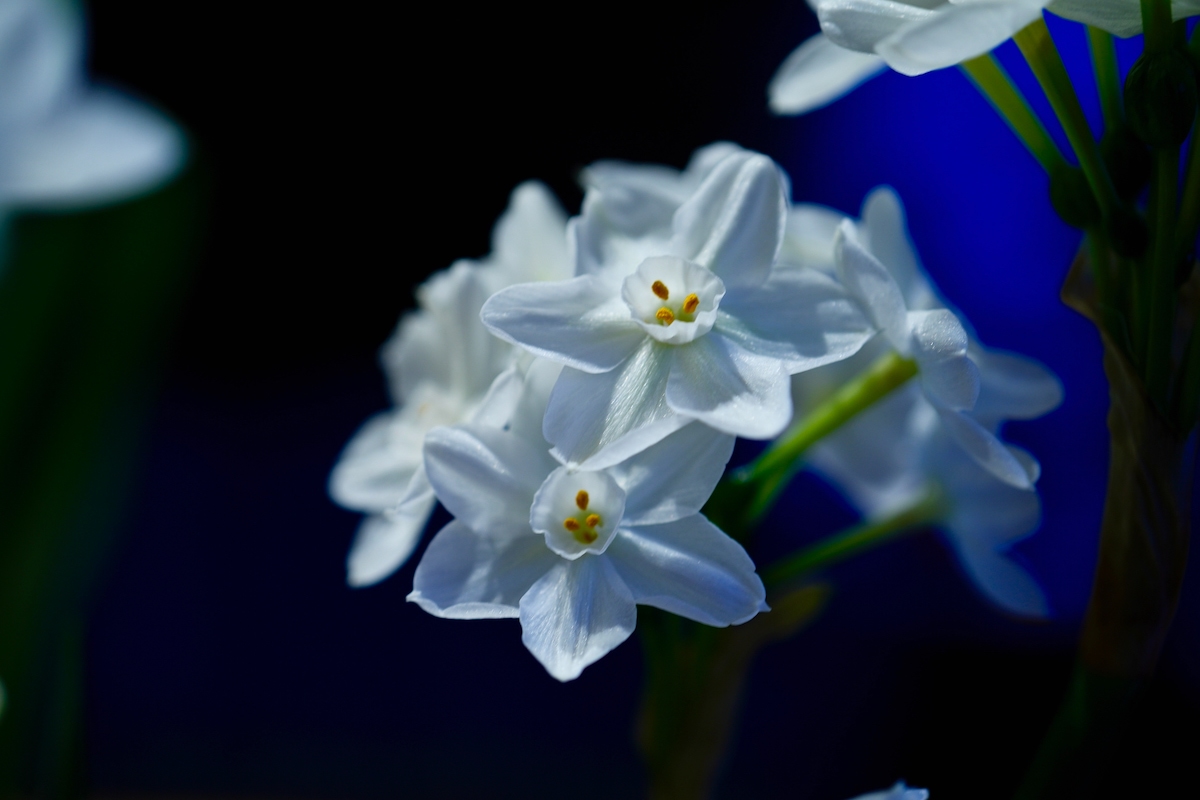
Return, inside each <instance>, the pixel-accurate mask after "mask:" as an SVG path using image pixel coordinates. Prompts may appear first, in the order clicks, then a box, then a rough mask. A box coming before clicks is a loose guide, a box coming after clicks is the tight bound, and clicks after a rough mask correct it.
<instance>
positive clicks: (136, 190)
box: [0, 90, 186, 208]
mask: <svg viewBox="0 0 1200 800" xmlns="http://www.w3.org/2000/svg"><path fill="white" fill-rule="evenodd" d="M6 138H7V139H8V141H7V142H6V149H8V150H9V153H8V159H9V161H8V163H7V164H6V166H5V169H4V170H3V172H0V197H3V198H4V199H5V201H6V202H10V203H20V204H22V205H33V206H42V207H46V206H51V207H56V208H68V207H75V206H82V205H92V204H96V203H106V202H112V201H116V200H123V199H125V198H128V197H132V196H134V195H136V194H140V193H142V192H145V191H148V190H150V189H153V188H156V187H157V186H158V185H160V184H162V183H163V182H164V181H166V180H167V179H168V178H170V177H171V176H173V175H174V174H175V173H176V172H178V171H179V168H180V167H181V166H182V165H183V161H184V157H185V154H186V147H185V144H184V138H183V133H182V132H181V131H180V130H179V128H177V127H176V126H175V125H174V124H173V123H172V122H171V121H170V120H168V119H167V118H166V117H164V116H163V115H162V114H159V113H158V112H157V111H154V110H153V109H151V108H149V107H148V106H146V105H144V104H143V103H139V102H137V101H134V100H132V99H130V98H128V97H125V96H124V95H122V94H119V93H117V92H115V91H110V90H92V91H89V92H88V93H86V94H85V95H83V96H82V97H80V98H79V100H78V101H76V102H74V103H70V104H68V105H64V106H63V107H62V108H61V109H60V110H58V111H57V112H55V113H54V114H52V115H51V116H49V117H47V118H45V119H43V120H41V121H40V122H39V123H38V124H37V125H36V126H33V127H28V128H20V129H18V130H14V131H12V132H11V133H9V134H8V135H7V136H6Z"/></svg>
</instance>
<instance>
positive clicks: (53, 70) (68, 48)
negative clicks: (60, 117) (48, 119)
mask: <svg viewBox="0 0 1200 800" xmlns="http://www.w3.org/2000/svg"><path fill="white" fill-rule="evenodd" d="M72 12H74V9H73V8H71V7H70V6H68V5H67V4H65V3H52V2H46V0H6V1H5V2H4V3H2V4H0V128H3V129H6V130H13V129H18V128H21V127H24V126H28V125H31V124H34V123H36V122H37V121H38V120H40V119H42V118H44V117H45V116H47V115H48V114H49V113H50V111H51V110H52V109H53V108H54V107H55V106H58V105H60V104H61V103H63V102H65V101H69V99H70V95H71V93H72V90H76V91H78V89H79V86H78V84H79V83H80V82H81V80H82V77H83V26H82V24H81V20H80V15H79V14H78V13H72Z"/></svg>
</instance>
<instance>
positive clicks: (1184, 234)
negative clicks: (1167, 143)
mask: <svg viewBox="0 0 1200 800" xmlns="http://www.w3.org/2000/svg"><path fill="white" fill-rule="evenodd" d="M1197 31H1200V28H1197ZM1198 38H1200V37H1197V36H1193V37H1192V40H1193V41H1196V40H1197V39H1198ZM1197 231H1200V125H1193V126H1192V143H1191V145H1190V146H1189V147H1188V155H1187V174H1186V175H1185V176H1184V179H1183V195H1182V196H1181V197H1180V203H1179V222H1178V224H1177V225H1176V226H1175V261H1176V262H1178V261H1180V260H1181V259H1183V258H1185V257H1186V256H1187V254H1188V250H1190V249H1191V247H1192V245H1193V244H1194V243H1195V241H1196V232H1197Z"/></svg>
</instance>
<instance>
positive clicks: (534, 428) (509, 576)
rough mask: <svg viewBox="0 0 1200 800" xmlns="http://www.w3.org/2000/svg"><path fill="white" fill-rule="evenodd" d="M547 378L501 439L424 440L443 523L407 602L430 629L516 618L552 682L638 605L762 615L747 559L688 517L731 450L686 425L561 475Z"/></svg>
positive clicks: (618, 630)
mask: <svg viewBox="0 0 1200 800" xmlns="http://www.w3.org/2000/svg"><path fill="white" fill-rule="evenodd" d="M557 371H558V369H557V367H555V366H554V365H550V364H547V363H545V362H538V363H535V365H534V367H533V368H531V370H530V372H529V375H528V377H527V379H526V384H525V389H524V391H523V394H522V397H521V400H520V402H519V403H518V411H517V412H516V414H515V415H514V417H513V420H512V423H511V424H510V426H509V427H508V429H507V430H497V429H495V428H489V427H485V426H479V425H464V426H458V427H454V428H439V429H437V430H434V431H432V432H431V433H430V434H429V436H428V437H427V439H426V443H425V470H426V474H427V475H428V476H429V480H430V482H431V483H432V484H433V486H434V488H435V489H436V491H437V495H438V498H439V499H440V500H441V502H442V504H443V505H445V506H446V508H447V509H449V510H450V512H451V513H453V514H454V516H455V520H454V521H453V522H451V523H450V524H449V525H447V526H446V527H445V528H443V529H442V530H441V531H440V532H438V534H437V535H436V536H435V537H434V539H433V541H432V542H431V543H430V545H429V548H428V549H427V550H426V551H425V555H424V557H423V558H422V559H421V563H420V564H419V565H418V566H417V572H416V575H415V577H414V579H413V591H412V594H410V595H409V597H408V599H409V600H410V601H412V602H415V603H417V604H419V605H420V606H421V608H423V609H425V610H426V611H428V612H429V613H431V614H434V615H436V616H440V617H447V618H452V619H483V618H501V617H517V618H519V619H520V620H521V628H522V641H523V642H524V643H525V646H526V647H527V648H528V649H529V651H530V652H531V653H533V655H534V656H535V657H536V658H537V659H538V661H540V662H541V663H542V665H543V666H544V667H545V668H546V670H547V671H548V672H549V673H550V674H551V675H552V676H554V677H555V678H557V679H559V680H561V681H567V680H571V679H573V678H576V677H578V676H579V674H580V673H581V672H582V671H583V669H584V668H585V667H587V666H588V665H589V664H591V663H593V662H595V661H596V660H597V659H599V658H601V657H602V656H604V655H605V654H606V653H608V652H609V651H610V650H612V649H613V648H614V647H616V646H617V645H619V644H620V643H621V642H623V641H625V639H626V638H628V637H629V635H630V634H631V633H632V632H633V629H634V626H635V624H636V619H637V611H636V604H638V603H641V604H645V605H651V606H655V607H657V608H661V609H664V610H666V611H670V612H672V613H675V614H679V615H680V616H684V617H687V618H689V619H693V620H696V621H697V622H701V623H704V624H707V625H715V626H726V625H735V624H738V623H742V622H745V621H746V620H749V619H750V618H752V617H753V616H754V615H756V614H757V613H758V612H759V611H764V610H766V608H767V607H766V605H765V603H764V599H765V596H766V593H765V590H764V588H763V584H762V581H761V580H760V579H759V577H758V575H757V574H755V571H754V563H753V562H752V561H751V560H750V557H749V556H748V555H747V554H746V552H745V550H743V549H742V547H741V545H739V544H737V543H736V542H735V541H733V540H732V539H730V538H729V537H728V536H726V535H725V534H724V533H723V532H722V531H721V530H719V529H718V528H717V527H716V526H714V525H713V524H712V523H710V522H709V521H708V520H707V519H705V518H704V516H702V515H701V514H700V513H699V510H700V508H701V506H703V504H704V502H705V501H706V500H707V499H708V497H709V495H710V494H711V492H712V489H713V487H714V486H715V485H716V483H717V481H718V480H719V479H720V477H721V474H722V472H723V470H724V467H725V463H726V461H728V459H729V456H730V453H731V452H732V449H733V437H731V436H726V435H723V434H720V433H718V432H716V431H713V430H711V429H709V428H706V427H704V426H703V425H699V424H691V425H687V426H686V427H684V428H681V429H680V430H678V431H676V432H675V433H673V434H671V435H670V436H668V437H666V438H664V439H662V440H661V441H659V442H658V443H657V444H655V445H654V446H652V447H650V448H649V449H647V450H644V451H642V452H641V453H639V454H638V455H637V456H635V457H633V458H630V459H628V460H626V461H624V462H622V463H620V464H617V465H614V466H611V467H608V468H606V469H601V470H588V469H582V468H579V467H578V466H577V465H564V464H561V463H559V462H557V461H556V460H555V459H553V458H552V457H551V456H550V454H549V444H548V443H547V442H546V441H545V440H544V439H543V438H542V435H541V415H542V411H543V410H544V408H545V403H546V397H547V395H548V393H549V390H550V387H551V386H552V385H553V380H554V378H555V377H557Z"/></svg>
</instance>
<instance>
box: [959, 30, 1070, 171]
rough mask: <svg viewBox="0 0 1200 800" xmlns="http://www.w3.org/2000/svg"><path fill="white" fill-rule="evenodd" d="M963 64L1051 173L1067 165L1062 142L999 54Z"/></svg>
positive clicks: (978, 87)
mask: <svg viewBox="0 0 1200 800" xmlns="http://www.w3.org/2000/svg"><path fill="white" fill-rule="evenodd" d="M959 67H960V68H961V69H962V71H963V72H964V73H965V74H966V76H967V77H968V78H970V79H971V83H973V84H975V88H977V89H978V90H979V91H980V93H981V94H982V95H983V96H984V97H986V98H987V100H988V102H989V103H991V104H992V107H993V108H995V109H996V112H997V113H998V114H1000V116H1001V117H1003V118H1004V121H1005V122H1007V123H1008V127H1010V128H1012V131H1013V133H1015V134H1016V135H1017V138H1018V139H1020V140H1021V143H1022V144H1024V145H1025V148H1026V149H1027V150H1029V152H1030V153H1031V154H1032V155H1033V157H1034V158H1036V159H1037V161H1038V163H1039V164H1041V165H1042V169H1044V170H1046V173H1047V174H1053V173H1054V172H1055V170H1058V169H1061V168H1063V167H1065V166H1067V162H1066V160H1064V159H1063V156H1062V153H1061V152H1059V149H1058V145H1056V144H1055V143H1054V140H1053V139H1051V138H1050V134H1049V133H1047V132H1046V126H1045V125H1043V124H1042V121H1041V120H1040V119H1038V117H1037V115H1036V114H1034V113H1033V109H1031V108H1030V107H1029V102H1028V101H1027V100H1026V99H1025V96H1024V95H1023V94H1021V90H1020V89H1018V88H1017V87H1016V84H1014V83H1013V81H1012V78H1011V77H1009V75H1008V72H1006V71H1005V69H1004V67H1003V66H1001V65H1000V62H999V61H997V60H996V57H995V56H993V55H992V54H991V53H984V54H983V55H981V56H977V57H976V58H972V59H968V60H967V61H964V62H963V63H962V64H959Z"/></svg>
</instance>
